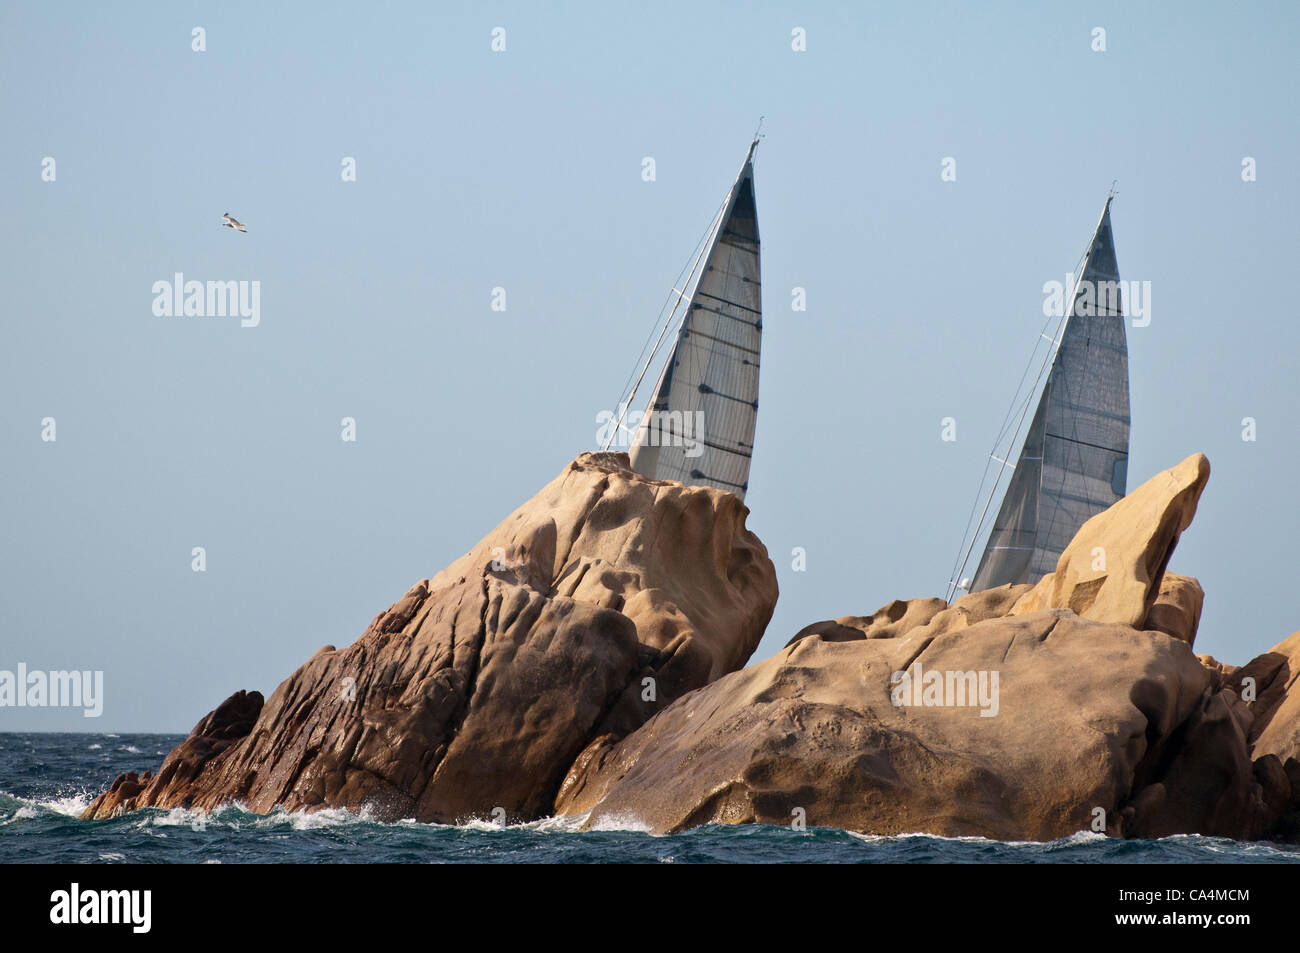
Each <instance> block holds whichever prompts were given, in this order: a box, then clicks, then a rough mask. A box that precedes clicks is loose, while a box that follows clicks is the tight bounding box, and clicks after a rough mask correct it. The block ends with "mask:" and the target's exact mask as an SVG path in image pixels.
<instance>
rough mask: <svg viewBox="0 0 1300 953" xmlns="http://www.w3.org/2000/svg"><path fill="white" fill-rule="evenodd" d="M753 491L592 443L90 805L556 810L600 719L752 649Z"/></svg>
mask: <svg viewBox="0 0 1300 953" xmlns="http://www.w3.org/2000/svg"><path fill="white" fill-rule="evenodd" d="M747 513H748V510H747V509H746V508H745V506H744V504H742V503H741V502H740V500H739V499H738V498H737V497H735V496H734V495H732V494H730V493H724V492H721V491H717V490H712V489H707V488H702V487H690V488H688V487H683V486H682V485H680V484H676V483H668V482H655V481H650V480H647V479H645V478H644V477H642V476H641V475H639V474H637V473H635V472H633V471H632V470H631V469H630V468H629V467H628V463H627V457H626V455H625V454H611V453H605V454H583V455H582V456H581V457H579V458H578V459H577V460H576V461H575V462H574V463H572V464H571V465H569V466H568V467H567V468H565V470H564V471H563V472H562V473H561V474H560V475H559V476H558V477H557V478H556V479H555V480H554V481H553V482H552V483H550V484H549V485H548V486H547V487H545V488H544V489H543V490H542V491H541V492H540V493H538V494H537V496H536V497H534V498H533V499H532V500H530V501H529V502H528V503H525V504H524V505H523V506H522V507H520V508H519V509H518V510H516V511H515V512H514V513H513V514H511V515H510V516H509V517H507V518H506V519H505V521H503V522H502V523H501V524H500V525H499V526H498V527H497V528H496V529H495V530H493V531H492V532H491V533H489V534H488V535H487V536H486V537H485V538H484V539H483V540H482V542H480V543H479V544H478V545H477V546H476V547H475V548H474V549H473V550H471V551H470V552H469V553H467V554H466V555H465V556H464V557H462V558H461V559H459V560H457V561H456V562H455V563H453V564H452V565H451V566H449V567H447V569H445V570H443V571H442V572H440V573H438V574H437V575H436V576H434V577H433V578H432V579H426V580H422V581H421V582H419V583H417V584H416V585H415V586H413V587H412V588H411V589H410V590H409V591H408V592H407V593H406V595H405V596H404V597H403V598H402V599H401V600H399V601H398V602H397V603H395V604H394V605H393V606H391V607H390V608H389V609H388V610H387V611H386V612H382V613H380V614H379V615H378V616H377V617H376V618H375V620H374V621H373V622H372V623H371V624H370V627H369V628H368V629H367V630H366V631H365V633H364V634H363V635H362V636H361V637H360V638H359V639H358V640H357V641H356V642H354V643H353V644H352V645H351V646H349V647H348V648H346V649H341V650H339V649H335V648H334V647H333V646H326V647H325V648H323V649H321V650H320V651H319V652H317V653H316V654H315V655H314V656H313V657H312V658H311V659H310V660H309V661H308V662H307V663H306V664H305V665H303V666H302V667H301V668H300V669H299V670H298V671H297V672H295V673H294V674H293V675H292V676H290V677H289V679H287V680H286V681H285V682H284V683H282V684H281V685H280V687H279V688H277V689H276V690H275V692H273V693H272V694H271V696H270V697H269V698H268V699H267V700H266V703H265V705H263V704H262V703H261V696H260V695H257V694H256V693H251V694H248V695H245V694H244V693H242V692H241V693H238V694H237V695H235V696H232V698H231V699H229V700H227V701H226V702H225V703H223V704H222V706H221V707H219V708H218V709H217V710H216V711H215V712H213V713H212V714H211V715H209V716H208V717H207V718H205V719H204V720H203V721H202V722H200V723H199V725H198V726H196V727H195V729H194V732H193V733H192V734H191V736H190V737H189V738H188V739H187V740H186V741H185V742H183V743H182V744H181V745H180V746H178V747H177V748H176V749H175V750H174V751H173V752H172V753H171V754H169V755H168V757H167V759H166V760H165V761H164V763H163V766H162V768H161V769H160V770H159V772H158V773H157V775H149V774H148V773H146V775H145V776H144V777H135V778H131V777H129V776H123V777H122V778H119V780H118V781H115V782H114V787H113V788H112V789H110V790H109V791H107V792H105V794H103V795H101V796H100V797H99V798H98V799H97V800H96V801H95V802H94V803H92V804H91V806H90V808H89V809H88V810H87V815H88V816H91V817H103V816H109V815H112V814H116V813H120V812H122V811H125V810H131V809H134V808H139V807H143V806H159V807H191V808H199V809H210V808H213V807H215V806H217V805H219V804H222V803H226V802H229V801H233V800H238V801H241V802H243V803H245V804H246V805H247V806H248V807H249V808H250V809H251V810H254V811H258V812H266V811H270V810H271V809H272V808H273V807H275V806H277V805H281V806H283V807H284V808H286V809H289V810H295V809H314V808H320V807H346V808H350V809H353V810H362V809H368V810H370V811H372V812H373V813H374V815H375V816H377V817H380V818H385V819H394V818H401V817H415V818H417V819H419V820H425V821H455V820H458V819H462V818H466V817H469V816H487V815H489V814H490V813H492V812H493V811H494V809H495V808H503V809H504V811H505V812H506V815H507V816H508V817H509V818H511V819H528V818H535V817H539V816H542V815H544V814H547V813H549V812H550V811H551V809H552V805H553V801H554V797H555V793H556V790H557V788H558V787H559V784H560V781H561V779H562V778H563V777H564V774H565V772H566V770H567V769H568V768H569V766H570V764H571V763H572V761H573V760H574V758H575V757H576V756H577V755H578V754H579V752H581V751H582V749H583V748H584V747H585V746H586V745H587V744H588V743H589V742H590V741H591V739H592V738H594V737H596V736H613V737H617V736H620V735H622V734H624V733H626V732H628V731H631V730H633V729H635V728H636V727H638V726H639V725H640V724H642V723H643V722H644V721H645V720H646V719H647V718H648V717H650V716H651V715H652V714H653V713H654V712H656V711H658V710H660V709H661V708H663V707H664V706H666V705H667V704H669V703H670V702H672V701H673V700H674V699H676V698H678V697H679V696H681V695H682V694H684V693H686V692H688V691H690V690H692V689H695V688H699V687H701V686H703V685H706V684H708V683H709V682H710V681H712V680H714V679H716V678H718V677H719V676H721V675H723V674H725V673H727V672H730V671H732V670H734V669H736V668H738V667H739V666H741V665H743V664H744V663H745V661H746V660H747V659H748V658H749V656H750V654H752V652H753V651H754V649H755V647H756V646H757V645H758V642H759V639H760V638H761V637H762V634H763V630H764V628H765V627H766V625H767V622H768V619H769V618H770V617H771V613H772V610H773V607H774V606H775V603H776V598H777V585H776V574H775V570H774V568H773V566H772V563H771V561H770V560H769V559H768V557H767V551H766V550H765V549H764V547H763V545H762V543H761V542H759V540H758V538H757V537H755V536H754V535H753V533H751V532H749V531H748V530H747V529H746V528H745V517H746V515H747Z"/></svg>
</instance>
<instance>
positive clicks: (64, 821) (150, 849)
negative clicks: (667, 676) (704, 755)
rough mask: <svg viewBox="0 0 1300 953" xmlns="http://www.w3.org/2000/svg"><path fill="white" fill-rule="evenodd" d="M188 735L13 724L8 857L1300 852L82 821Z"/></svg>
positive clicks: (626, 858)
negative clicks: (65, 730)
mask: <svg viewBox="0 0 1300 953" xmlns="http://www.w3.org/2000/svg"><path fill="white" fill-rule="evenodd" d="M183 738H184V736H183V735H156V734H120V735H119V734H81V733H77V734H56V733H40V734H3V733H0V864H22V863H57V864H257V863H275V864H281V863H290V864H348V863H393V864H423V863H450V864H466V863H469V864H511V863H547V864H590V863H620V864H625V863H648V864H701V863H830V864H893V863H902V864H933V863H939V864H1097V863H1115V864H1165V863H1168V864H1189V863H1192V864H1214V863H1233V864H1243V863H1246V864H1283V863H1300V846H1292V845H1282V844H1273V843H1241V842H1237V841H1231V840H1223V839H1219V838H1213V837H1199V836H1178V837H1167V838H1163V839H1161V840H1148V841H1125V840H1117V839H1114V838H1107V837H1104V836H1102V835H1101V834H1094V833H1089V832H1080V833H1078V834H1074V835H1072V836H1070V837H1065V838H1062V839H1061V840H1056V841H1051V842H1049V843H1037V842H1016V841H1012V842H1007V841H996V840H987V839H985V838H982V837H955V838H954V837H933V836H930V835H926V834H907V835H903V836H898V837H881V836H874V835H863V834H856V833H851V832H847V831H841V830H838V829H835V828H824V827H808V828H805V829H802V830H796V829H793V828H791V827H776V826H769V825H760V824H749V825H709V826H705V827H700V828H696V829H694V830H690V831H686V832H685V833H681V834H670V835H655V834H651V833H649V832H648V831H646V830H643V829H638V825H637V823H636V822H635V820H634V819H633V820H629V821H628V822H626V825H625V826H620V827H615V828H608V829H600V830H588V831H583V830H579V829H578V828H579V826H580V822H579V821H577V820H574V819H568V818H564V819H561V818H549V819H545V820H540V821H535V822H532V823H529V824H515V825H508V826H499V825H496V824H493V823H491V822H486V821H483V822H480V821H474V822H470V823H467V824H462V825H442V824H419V823H416V822H415V821H411V820H408V821H398V822H396V823H380V822H378V821H375V820H374V819H372V818H367V817H366V816H365V815H364V814H363V815H357V814H353V813H350V812H348V811H344V810H324V811H318V812H315V813H311V814H306V813H288V812H283V811H276V812H274V813H272V814H269V815H259V814H253V813H250V812H248V811H245V810H243V809H241V808H240V807H238V806H230V807H226V808H223V809H222V810H219V811H217V812H215V813H214V814H212V815H204V814H202V813H197V812H192V811H185V810H179V809H178V810H155V809H147V810H142V811H137V812H134V813H131V814H128V815H126V816H124V817H118V818H112V819H109V820H99V821H85V820H82V819H81V818H80V814H81V812H82V811H84V810H85V808H86V806H87V805H89V803H90V801H91V800H92V799H93V798H94V797H95V796H96V795H97V794H98V793H99V792H100V791H102V790H103V789H104V788H105V787H107V786H108V784H109V783H110V782H111V781H112V780H113V778H114V777H115V776H116V775H117V774H119V773H120V772H123V771H144V770H146V769H151V770H157V768H158V767H159V765H161V764H162V760H163V757H164V756H165V755H166V754H167V753H168V752H169V751H171V749H172V748H173V747H175V746H176V745H177V744H178V743H179V742H180V741H182V740H183Z"/></svg>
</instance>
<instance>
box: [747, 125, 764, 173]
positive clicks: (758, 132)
mask: <svg viewBox="0 0 1300 953" xmlns="http://www.w3.org/2000/svg"><path fill="white" fill-rule="evenodd" d="M764 138H766V137H765V136H764V134H763V117H762V116H759V117H758V128H757V129H755V130H754V141H753V142H751V143H750V144H749V152H748V154H747V155H746V156H745V161H746V162H752V161H753V160H754V150H755V149H757V148H758V144H759V142H761V141H762V140H763V139H764Z"/></svg>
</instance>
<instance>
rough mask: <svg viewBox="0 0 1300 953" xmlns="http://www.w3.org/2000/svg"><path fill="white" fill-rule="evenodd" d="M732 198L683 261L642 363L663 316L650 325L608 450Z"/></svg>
mask: <svg viewBox="0 0 1300 953" xmlns="http://www.w3.org/2000/svg"><path fill="white" fill-rule="evenodd" d="M729 198H730V193H728V195H727V197H726V198H724V199H723V200H722V203H721V204H720V205H719V206H718V209H717V211H716V212H714V213H713V217H712V218H711V219H710V220H709V226H708V228H707V229H705V231H704V234H703V235H702V236H700V240H699V241H698V242H696V243H695V248H694V249H693V250H692V252H691V254H690V255H689V256H688V257H687V264H684V265H682V269H681V271H679V272H678V273H677V280H676V281H674V282H673V290H672V291H671V292H669V295H668V298H667V299H666V300H665V301H664V303H663V306H662V307H661V308H660V309H659V314H660V316H662V315H663V313H664V311H665V310H668V316H667V318H665V319H664V322H663V327H662V329H661V330H660V331H659V337H658V338H657V339H656V340H655V343H654V348H653V349H652V350H651V351H650V355H649V357H645V361H644V363H642V357H644V356H645V352H646V348H647V347H649V346H650V341H651V339H652V338H654V334H655V328H657V327H659V318H656V319H655V323H654V324H653V325H651V327H650V334H649V335H648V336H647V337H646V341H645V344H643V345H641V354H640V355H638V356H637V362H636V364H634V365H633V366H632V371H631V373H629V374H628V377H627V380H626V381H624V383H623V387H622V389H621V390H620V391H619V393H620V394H623V393H626V392H627V388H628V385H629V384H632V379H633V378H634V377H635V378H636V383H635V384H632V391H631V393H629V394H628V395H627V399H626V400H620V401H619V408H620V409H619V413H618V419H617V420H615V422H614V427H613V429H612V430H611V431H610V435H609V439H608V440H606V441H605V446H604V447H602V448H601V449H602V450H608V449H609V448H610V446H611V445H612V444H613V442H614V438H615V437H616V436H617V435H618V433H619V431H620V430H622V429H623V418H624V417H625V416H627V412H628V410H629V409H630V408H631V406H632V401H633V400H635V399H636V392H637V390H638V389H639V388H640V387H641V382H642V381H643V380H644V379H645V375H646V372H647V371H648V370H649V369H650V365H651V364H652V363H654V360H655V357H656V355H658V353H659V349H660V347H661V346H662V345H663V341H664V337H665V335H666V334H667V331H668V328H669V326H670V325H671V324H672V320H673V316H674V315H675V314H676V313H677V308H678V307H679V306H680V305H681V302H682V300H683V299H684V298H685V297H686V288H685V287H682V288H680V289H679V288H678V287H677V286H678V285H679V284H682V279H683V277H684V278H685V279H686V284H690V280H691V278H692V277H693V276H694V274H695V269H696V268H698V267H699V264H700V259H701V258H703V257H704V249H705V248H706V247H707V244H708V240H709V236H710V235H712V234H713V232H714V230H715V229H716V228H717V227H718V224H719V219H720V218H721V217H722V214H723V212H724V211H725V210H726V206H727V201H728V199H729ZM670 303H671V305H672V308H671V309H669V304H670ZM638 368H640V374H639V375H638V374H637V369H638Z"/></svg>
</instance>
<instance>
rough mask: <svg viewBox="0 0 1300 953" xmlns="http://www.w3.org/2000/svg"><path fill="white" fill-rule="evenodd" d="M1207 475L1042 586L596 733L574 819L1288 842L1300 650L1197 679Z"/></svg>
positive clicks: (863, 621) (575, 773) (893, 606)
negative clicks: (1183, 540) (1192, 564)
mask: <svg viewBox="0 0 1300 953" xmlns="http://www.w3.org/2000/svg"><path fill="white" fill-rule="evenodd" d="M1208 476H1209V465H1208V463H1207V462H1206V460H1205V458H1204V457H1202V456H1201V455H1199V454H1197V455H1194V456H1192V457H1190V458H1188V459H1187V460H1185V461H1184V462H1183V463H1181V464H1179V465H1178V466H1177V467H1174V468H1173V469H1171V470H1168V471H1165V472H1164V473H1161V474H1159V475H1158V476H1156V477H1155V478H1153V479H1152V480H1149V481H1147V483H1145V484H1143V485H1142V486H1141V487H1139V488H1138V489H1137V490H1135V491H1134V492H1133V493H1132V494H1130V495H1129V496H1128V497H1126V498H1125V499H1124V500H1122V501H1120V502H1118V503H1116V504H1115V506H1113V507H1111V509H1109V510H1107V511H1106V512H1105V513H1102V514H1100V515H1098V516H1096V517H1094V518H1093V519H1092V520H1090V521H1089V522H1088V523H1086V524H1085V525H1084V526H1083V527H1082V528H1081V529H1080V531H1079V533H1078V534H1077V536H1076V537H1075V539H1074V541H1073V542H1072V543H1071V544H1070V546H1069V547H1068V548H1067V549H1066V550H1065V552H1064V553H1063V554H1062V556H1061V559H1060V561H1059V563H1058V565H1057V569H1056V571H1055V572H1054V573H1053V574H1051V575H1049V576H1047V577H1045V578H1044V579H1043V580H1041V581H1040V582H1039V583H1038V584H1037V585H1035V586H1033V587H1032V588H1031V587H1027V586H1019V587H1003V588H1001V589H994V590H989V591H986V592H981V593H976V594H973V595H969V596H966V597H964V598H962V599H959V600H957V601H956V602H955V603H953V605H952V606H951V607H950V608H944V606H943V603H942V602H941V601H939V600H934V599H918V600H912V601H910V602H901V601H897V602H893V603H890V604H889V605H887V606H885V607H883V608H882V609H880V610H879V611H877V612H876V613H874V614H872V615H871V616H866V617H843V618H839V619H836V620H833V621H829V622H821V623H815V624H813V625H811V626H808V627H806V628H804V629H803V630H801V631H800V632H799V633H798V634H797V635H796V636H795V637H794V639H792V640H791V642H790V643H789V644H788V645H787V646H786V648H785V649H784V650H783V651H782V652H780V653H779V654H778V655H776V656H775V657H773V658H771V659H768V660H766V661H764V662H761V663H759V664H757V665H753V666H750V667H749V668H746V669H744V670H743V671H739V672H736V673H733V674H731V675H728V676H726V677H724V678H722V679H719V680H718V681H716V682H714V683H712V684H711V685H709V686H707V687H705V688H702V689H700V690H698V691H695V692H692V693H691V694H689V695H687V696H685V697H684V698H682V699H680V700H679V701H677V702H676V703H675V704H673V705H672V706H670V707H669V708H667V709H665V710H664V711H662V712H660V713H659V714H657V715H656V716H655V717H654V718H652V719H651V720H650V721H649V722H647V723H646V724H645V725H644V726H643V727H642V728H640V729H638V730H637V731H635V732H633V733H632V734H631V735H629V736H628V737H626V738H623V739H615V738H600V739H597V740H596V741H595V742H593V743H592V744H591V745H590V746H589V747H588V748H587V749H586V750H585V751H584V752H583V753H582V755H581V756H580V757H579V758H578V759H577V761H576V762H575V764H574V767H573V769H572V770H571V771H570V772H569V774H568V776H567V777H566V778H565V781H564V785H563V787H562V788H561V792H560V796H559V798H558V809H559V811H560V812H561V813H565V814H570V815H576V816H582V815H586V816H587V821H586V823H587V824H588V825H593V826H599V825H602V824H626V823H640V824H644V825H647V826H649V827H650V828H651V829H653V830H656V831H663V832H669V831H678V830H682V829H684V828H687V827H691V826H694V825H698V824H704V823H736V822H746V821H758V822H766V823H773V824H789V823H791V821H792V819H800V820H803V821H805V822H806V823H808V824H818V825H828V826H837V827H844V828H848V829H853V830H859V831H864V832H871V833H878V834H892V833H902V832H929V833H936V834H944V835H983V836H987V837H993V838H1001V839H1039V840H1045V839H1051V838H1055V837H1060V836H1065V835H1068V834H1070V833H1073V832H1074V831H1077V830H1087V829H1094V830H1095V829H1099V828H1101V829H1105V830H1106V831H1107V832H1109V833H1111V834H1116V835H1125V836H1162V835H1165V834H1172V833H1179V832H1197V833H1203V834H1211V835H1222V836H1229V837H1237V838H1258V837H1269V836H1289V832H1292V831H1294V827H1295V822H1296V814H1297V798H1296V794H1297V793H1300V770H1298V769H1300V762H1297V760H1296V755H1297V746H1298V745H1300V702H1297V701H1296V695H1295V693H1288V691H1287V689H1288V688H1289V687H1290V686H1291V685H1292V684H1293V683H1294V681H1295V674H1294V673H1295V672H1296V670H1297V664H1300V658H1297V656H1300V637H1292V639H1290V640H1288V641H1287V642H1284V643H1283V644H1282V645H1280V646H1278V647H1277V648H1276V649H1274V650H1273V651H1272V652H1271V653H1268V654H1267V655H1265V656H1262V657H1261V658H1260V659H1257V660H1255V661H1254V662H1251V663H1250V664H1249V665H1247V666H1245V667H1244V668H1242V669H1240V670H1237V669H1231V668H1225V667H1223V666H1221V665H1219V664H1218V663H1216V662H1214V661H1213V660H1209V659H1206V660H1204V661H1203V660H1202V659H1200V658H1198V657H1197V656H1196V655H1194V654H1193V652H1192V643H1193V642H1194V640H1195V635H1196V626H1197V624H1198V622H1199V618H1200V610H1201V603H1202V600H1203V593H1202V591H1201V588H1200V585H1199V584H1198V583H1197V582H1196V580H1194V579H1191V578H1189V577H1183V576H1175V575H1173V574H1169V573H1166V572H1165V568H1166V566H1167V565H1168V562H1169V557H1170V555H1171V554H1172V551H1173V548H1174V545H1175V544H1176V542H1177V540H1178V537H1179V535H1180V534H1181V533H1182V532H1183V531H1184V530H1185V529H1186V528H1187V526H1188V525H1189V524H1190V522H1191V519H1192V517H1193V515H1194V514H1195V510H1196V503H1197V501H1198V499H1199V497H1200V494H1201V491H1202V490H1203V489H1204V487H1205V484H1206V481H1207V479H1208ZM1247 676H1250V677H1253V679H1254V683H1255V684H1256V685H1257V688H1258V697H1257V699H1256V700H1255V701H1253V702H1249V703H1248V702H1247V701H1245V700H1243V698H1242V691H1243V689H1242V679H1243V678H1244V677H1247ZM1246 694H1247V698H1250V697H1254V696H1253V695H1252V694H1251V693H1249V692H1248V693H1246Z"/></svg>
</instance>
